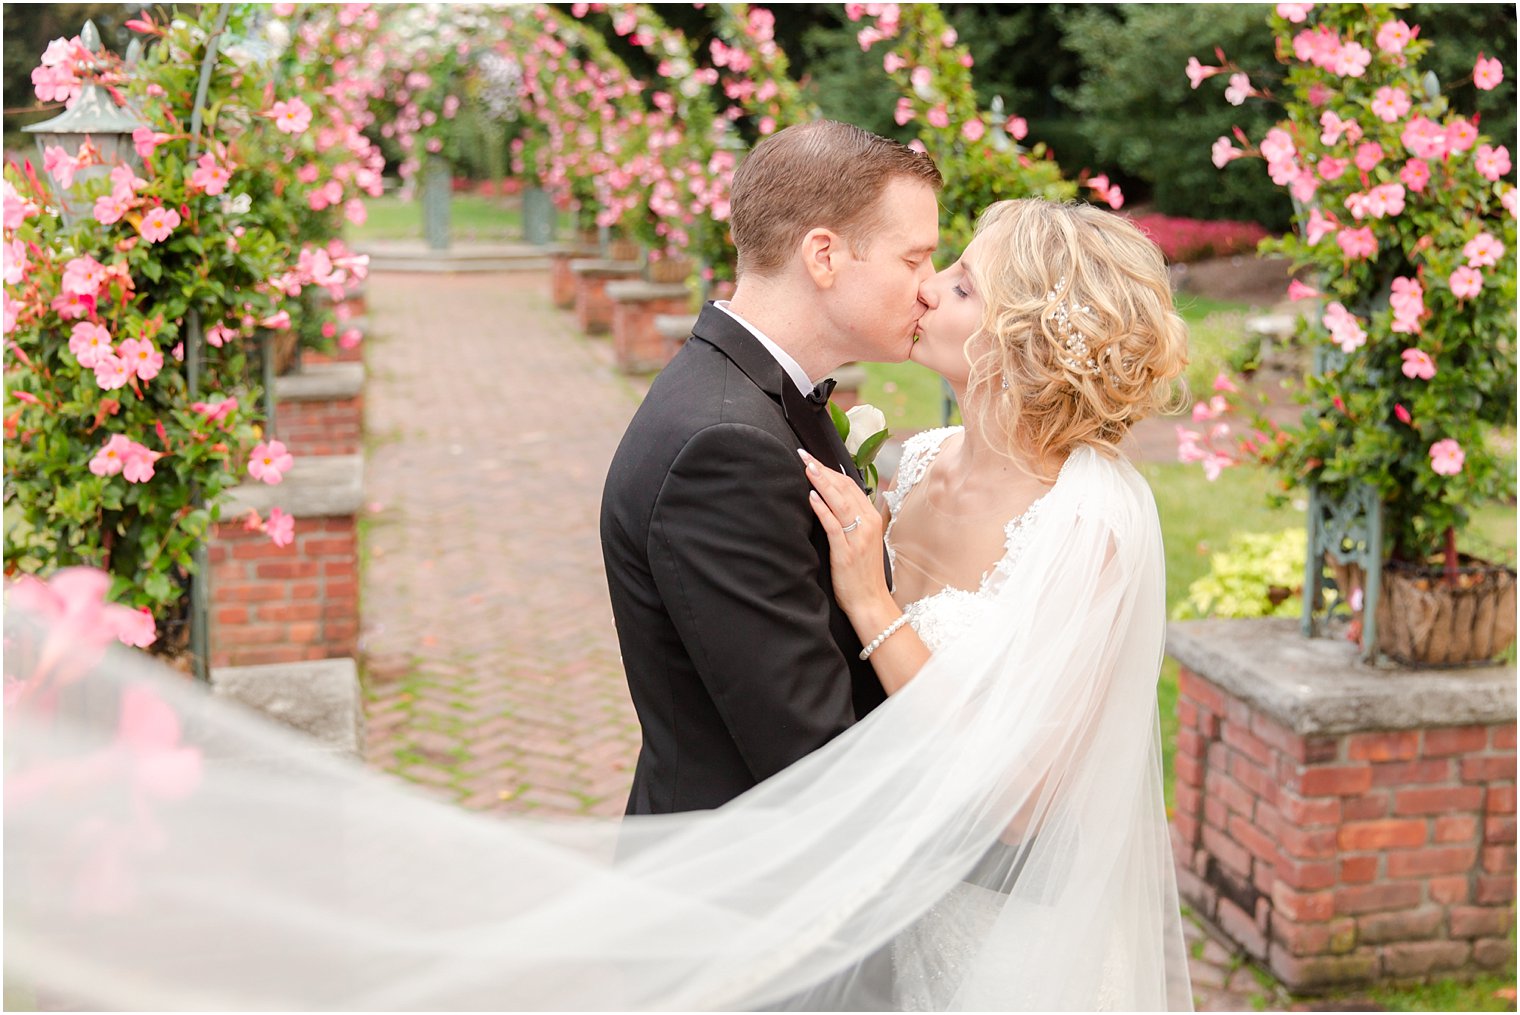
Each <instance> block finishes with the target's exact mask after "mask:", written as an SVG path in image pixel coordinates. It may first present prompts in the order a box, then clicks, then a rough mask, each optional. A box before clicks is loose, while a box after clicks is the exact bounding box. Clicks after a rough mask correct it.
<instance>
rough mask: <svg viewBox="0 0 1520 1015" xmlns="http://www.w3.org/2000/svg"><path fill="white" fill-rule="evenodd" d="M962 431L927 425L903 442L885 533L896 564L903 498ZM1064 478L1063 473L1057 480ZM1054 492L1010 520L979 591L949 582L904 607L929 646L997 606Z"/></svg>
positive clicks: (959, 631)
mask: <svg viewBox="0 0 1520 1015" xmlns="http://www.w3.org/2000/svg"><path fill="white" fill-rule="evenodd" d="M960 430H961V428H960V427H955V426H952V427H940V428H938V429H935V430H926V431H924V432H923V433H920V434H916V435H915V436H913V437H912V438H910V439H909V440H908V442H907V443H906V444H905V445H904V446H903V456H902V464H901V465H900V466H899V467H898V473H897V475H898V478H897V482H896V484H895V485H894V487H893V489H892V490H890V491H888V492H887V493H885V494H883V496H884V497H886V499H887V506H888V507H890V508H891V509H892V518H891V520H890V521H888V522H887V531H886V533H885V535H884V536H883V538H884V540H885V541H886V544H887V559H888V560H890V561H891V563H892V566H893V567H894V568H895V567H896V566H897V551H896V550H895V549H894V548H893V546H892V528H893V526H895V525H896V524H897V518H898V515H899V514H900V513H901V509H902V505H903V501H904V499H905V498H906V497H907V496H908V493H909V492H910V491H911V490H912V489H913V487H914V486H915V485H917V484H918V483H919V482H920V481H921V480H922V479H923V478H924V476H925V475H927V474H928V472H929V467H930V466H931V465H933V464H934V460H935V459H936V458H937V457H939V452H940V449H941V448H943V447H944V446H945V441H946V440H948V439H949V438H950V436H951V435H952V434H955V433H957V432H959V431H960ZM1069 461H1070V459H1069V458H1068V462H1069ZM1061 471H1062V473H1063V474H1064V473H1065V471H1066V466H1064V465H1063V466H1062V468H1061ZM1059 481H1060V480H1059V477H1057V482H1059ZM1049 496H1050V493H1049V491H1047V492H1046V493H1044V494H1042V495H1041V496H1039V497H1037V498H1036V499H1035V500H1034V502H1033V503H1031V504H1030V505H1029V507H1027V508H1026V509H1025V510H1024V512H1023V513H1022V514H1020V515H1018V516H1017V517H1015V518H1012V519H1010V520H1009V521H1008V523H1007V524H1006V525H1004V526H1003V556H1002V557H1000V558H999V559H998V561H997V562H996V563H995V564H993V566H992V567H991V568H990V569H989V570H988V571H986V572H985V573H984V574H983V575H982V580H981V583H980V584H979V585H978V586H977V588H976V589H975V590H974V591H973V590H968V589H961V588H956V587H955V586H952V585H947V586H945V587H944V588H943V589H941V590H940V591H939V592H936V593H934V594H933V595H929V596H925V597H923V598H922V599H916V600H914V601H913V602H911V603H909V604H908V605H907V606H905V607H903V613H905V614H907V617H908V623H909V624H910V625H912V627H913V630H914V631H915V632H916V633H917V634H918V637H919V640H920V641H922V642H923V643H924V646H925V647H926V648H928V649H929V651H931V652H937V651H939V649H941V648H942V647H944V646H945V645H946V644H947V643H948V642H950V641H952V640H954V639H955V638H956V637H957V636H958V635H960V634H962V633H964V632H965V631H966V630H967V629H968V628H969V627H971V625H972V624H973V623H975V622H976V621H977V620H978V619H979V618H980V617H981V616H982V613H983V611H984V610H985V608H986V607H987V606H990V605H991V602H992V599H993V598H994V597H995V596H996V595H997V592H998V590H999V588H1001V586H1002V582H1003V580H1004V579H1006V578H1007V577H1008V575H1010V574H1011V573H1013V568H1014V565H1015V563H1017V561H1018V558H1019V555H1020V554H1021V553H1022V552H1023V550H1024V548H1025V546H1027V545H1028V543H1029V536H1030V533H1031V532H1033V530H1034V528H1035V523H1036V522H1037V521H1038V519H1039V517H1040V512H1041V508H1042V507H1043V505H1044V503H1045V499H1046V498H1047V497H1049Z"/></svg>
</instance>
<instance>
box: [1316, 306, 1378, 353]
mask: <svg viewBox="0 0 1520 1015" xmlns="http://www.w3.org/2000/svg"><path fill="white" fill-rule="evenodd" d="M1320 321H1321V323H1323V324H1324V326H1325V328H1326V330H1328V331H1329V332H1330V339H1331V341H1333V342H1334V343H1335V344H1336V345H1338V346H1340V347H1341V351H1342V352H1348V353H1349V352H1355V351H1356V350H1357V349H1359V348H1360V347H1361V346H1362V345H1364V344H1366V342H1367V332H1365V331H1363V330H1362V326H1361V322H1359V321H1358V320H1357V319H1356V315H1355V314H1353V313H1351V311H1349V310H1347V309H1346V308H1345V307H1344V306H1342V305H1341V304H1340V303H1332V304H1330V306H1328V307H1326V308H1325V313H1324V316H1323V317H1321V318H1320Z"/></svg>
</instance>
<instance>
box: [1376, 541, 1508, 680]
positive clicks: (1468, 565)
mask: <svg viewBox="0 0 1520 1015" xmlns="http://www.w3.org/2000/svg"><path fill="white" fill-rule="evenodd" d="M1377 626H1378V649H1379V650H1380V651H1381V652H1383V653H1385V654H1386V655H1388V656H1389V657H1391V658H1393V659H1396V660H1398V661H1399V662H1401V663H1404V664H1406V665H1410V666H1479V665H1482V664H1484V663H1488V662H1491V661H1492V660H1493V659H1494V658H1495V657H1496V656H1499V655H1501V654H1502V653H1503V652H1505V651H1506V650H1507V649H1508V648H1509V647H1510V646H1511V645H1513V644H1514V643H1515V571H1514V569H1513V568H1509V567H1504V566H1502V565H1499V564H1490V563H1488V562H1487V561H1482V560H1475V559H1473V558H1470V557H1466V556H1464V557H1462V558H1461V566H1460V567H1459V568H1458V569H1457V572H1456V581H1455V582H1454V583H1453V582H1449V581H1447V579H1446V577H1445V572H1444V571H1443V570H1442V569H1441V568H1439V567H1424V566H1421V565H1417V564H1407V563H1403V562H1401V561H1390V562H1389V563H1388V564H1386V565H1384V567H1383V590H1382V595H1381V596H1380V598H1379V603H1378V625H1377Z"/></svg>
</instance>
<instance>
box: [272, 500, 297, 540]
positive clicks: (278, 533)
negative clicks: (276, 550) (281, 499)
mask: <svg viewBox="0 0 1520 1015" xmlns="http://www.w3.org/2000/svg"><path fill="white" fill-rule="evenodd" d="M265 531H267V532H268V533H269V538H270V539H271V540H273V541H274V545H275V546H289V545H290V544H291V543H293V542H295V538H296V520H295V519H294V518H293V517H291V516H290V515H288V514H286V513H285V512H284V511H281V510H280V509H279V508H273V509H271V510H270V512H269V520H268V521H267V522H266V523H265Z"/></svg>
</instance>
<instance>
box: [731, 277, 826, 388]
mask: <svg viewBox="0 0 1520 1015" xmlns="http://www.w3.org/2000/svg"><path fill="white" fill-rule="evenodd" d="M713 306H715V307H717V308H718V309H719V310H721V311H723V312H724V313H725V314H727V315H728V316H729V317H732V318H733V319H734V320H736V321H738V322H739V323H740V324H742V325H744V326H745V327H746V328H748V329H749V333H750V334H751V335H754V336H755V338H756V339H757V340H759V342H760V344H761V345H763V346H765V351H766V352H768V353H770V354H771V356H772V357H773V358H774V359H775V360H776V362H777V363H780V364H781V369H783V370H785V371H786V372H787V375H788V376H789V377H791V379H792V383H793V384H795V385H797V390H798V391H800V392H802V393H803V394H804V395H811V394H812V393H813V382H812V381H810V380H808V375H807V371H805V370H803V369H802V367H801V366H799V365H798V364H797V361H796V360H794V359H792V357H791V356H790V355H789V354H788V353H787V351H786V350H785V349H783V348H781V346H779V345H777V344H776V343H775V342H772V341H771V340H770V338H768V337H767V336H766V334H765V333H764V332H762V331H761V330H760V329H759V328H757V327H755V326H754V325H753V324H751V323H749V322H748V321H746V320H745V319H744V318H742V317H740V316H739V315H738V314H736V313H734V311H733V309H732V308H731V307H730V306H729V305H728V300H716V301H714V303H713Z"/></svg>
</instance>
